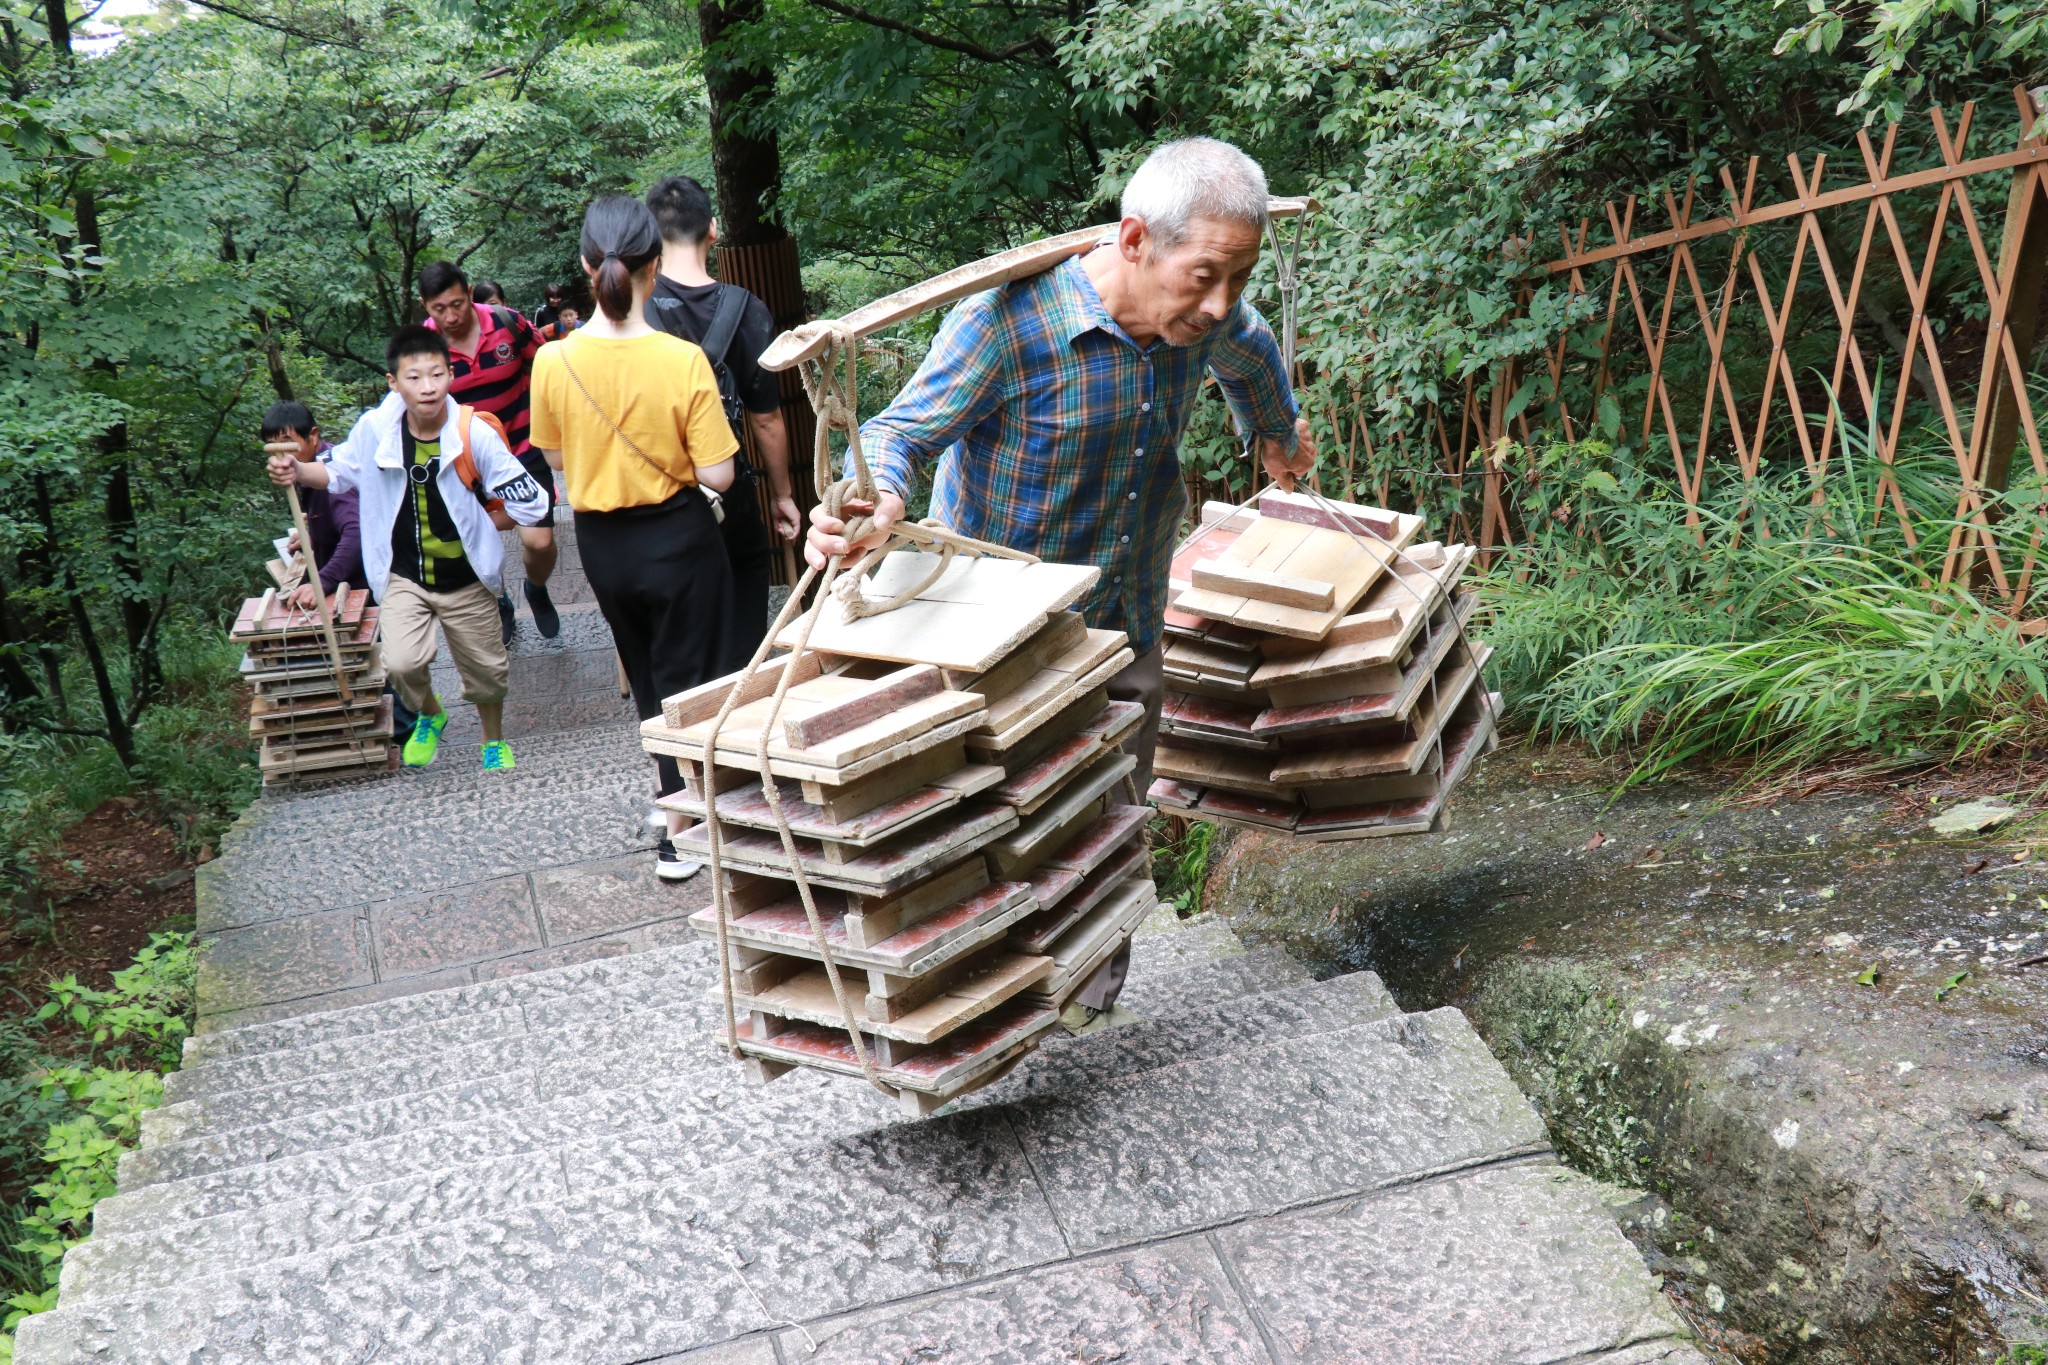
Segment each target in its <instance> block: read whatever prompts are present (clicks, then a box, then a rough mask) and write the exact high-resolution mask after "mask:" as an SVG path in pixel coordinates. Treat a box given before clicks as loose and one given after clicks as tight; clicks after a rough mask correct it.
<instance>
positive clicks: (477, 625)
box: [378, 574, 512, 716]
mask: <svg viewBox="0 0 2048 1365" xmlns="http://www.w3.org/2000/svg"><path fill="white" fill-rule="evenodd" d="M381 606H382V610H381V611H380V612H379V614H378V625H379V627H380V628H381V630H382V632H383V636H384V670H385V672H386V673H387V674H389V676H390V678H391V686H392V689H393V690H394V691H396V692H397V693H398V696H399V700H401V701H403V702H404V703H405V704H406V705H407V706H410V707H411V708H412V709H413V710H415V711H417V712H419V713H420V714H421V715H423V716H431V715H433V714H434V713H435V712H437V711H439V710H441V707H440V705H439V704H438V703H436V701H435V700H434V678H433V669H434V654H435V652H436V651H437V650H438V648H439V646H438V645H437V644H436V642H435V640H434V624H435V622H437V621H438V622H439V623H440V625H441V631H442V633H443V634H445V635H446V636H447V637H448V652H449V653H450V654H452V655H454V656H455V671H456V672H457V673H458V674H460V675H461V677H462V696H463V700H465V701H470V702H494V701H503V700H505V693H506V691H507V690H508V689H509V688H510V686H511V682H512V661H511V660H510V659H509V658H507V657H506V654H505V636H504V633H503V631H504V628H503V627H502V626H501V625H500V624H499V623H498V598H497V594H495V593H493V592H492V591H491V590H490V589H489V588H487V587H485V586H484V585H483V584H481V583H472V584H470V585H469V586H468V587H466V588H457V589H455V590H454V591H453V592H428V591H427V590H426V589H425V588H423V587H421V586H420V585H419V584H417V583H415V582H413V581H412V580H411V579H409V578H400V577H399V576H398V575H397V574H393V575H392V576H391V581H390V584H389V586H387V587H386V588H385V590H384V600H383V602H382V604H381Z"/></svg>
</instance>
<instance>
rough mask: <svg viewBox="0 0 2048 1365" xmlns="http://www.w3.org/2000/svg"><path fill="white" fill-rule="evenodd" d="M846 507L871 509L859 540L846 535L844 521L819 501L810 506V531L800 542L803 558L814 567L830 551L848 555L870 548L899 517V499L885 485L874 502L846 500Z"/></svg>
mask: <svg viewBox="0 0 2048 1365" xmlns="http://www.w3.org/2000/svg"><path fill="white" fill-rule="evenodd" d="M846 510H847V511H849V512H852V513H855V514H864V513H868V512H872V513H873V514H874V524H873V526H872V528H871V529H870V530H869V531H868V533H867V534H866V535H864V536H862V537H861V538H860V539H859V540H856V541H851V542H849V541H848V540H847V539H846V523H845V522H844V521H841V520H840V519H839V518H838V517H835V516H831V515H828V514H827V513H826V511H825V506H824V504H823V503H820V504H818V505H817V506H816V507H813V508H812V509H811V534H810V538H809V540H808V541H807V542H806V543H805V545H804V561H805V562H806V563H808V564H809V565H810V566H811V567H812V568H814V569H822V568H824V567H825V561H826V560H828V559H830V558H831V557H832V556H833V555H841V556H849V555H852V554H853V553H855V552H856V551H864V550H872V549H874V548H875V547H876V546H877V545H880V544H881V543H882V542H883V541H885V540H887V539H888V538H889V529H890V528H891V527H892V526H894V525H895V524H896V523H897V522H899V521H901V520H903V513H904V507H903V499H902V498H900V497H898V496H897V495H896V494H894V493H892V492H890V491H889V490H888V489H886V488H885V489H883V490H882V491H881V496H879V497H878V498H877V499H876V500H875V502H874V504H873V505H872V506H870V505H869V504H867V503H864V502H848V503H847V504H846Z"/></svg>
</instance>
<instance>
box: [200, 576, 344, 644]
mask: <svg viewBox="0 0 2048 1365" xmlns="http://www.w3.org/2000/svg"><path fill="white" fill-rule="evenodd" d="M369 605H370V592H369V589H367V588H350V589H349V590H348V592H347V593H346V595H345V600H344V601H342V602H341V603H339V604H338V607H337V610H336V612H335V615H334V619H335V624H337V625H345V626H353V625H355V624H356V623H357V622H358V621H360V620H361V619H362V615H363V612H364V610H365V609H367V608H368V607H369ZM228 635H229V637H230V638H232V639H233V640H234V641H235V642H236V643H238V644H246V643H248V642H249V641H251V640H259V639H275V638H283V637H285V636H290V635H309V636H320V638H321V639H322V642H323V643H324V642H325V637H324V635H321V632H320V615H319V613H318V612H316V611H314V610H313V609H311V608H309V607H308V608H302V607H292V606H287V605H286V604H285V603H284V601H283V600H282V599H281V598H279V596H278V594H277V590H276V589H275V588H271V589H267V590H266V591H265V592H264V593H263V595H262V596H261V597H251V598H249V599H247V600H246V601H244V602H243V603H242V608H241V610H240V611H239V612H237V613H236V614H235V623H234V625H232V626H230V627H229V628H228Z"/></svg>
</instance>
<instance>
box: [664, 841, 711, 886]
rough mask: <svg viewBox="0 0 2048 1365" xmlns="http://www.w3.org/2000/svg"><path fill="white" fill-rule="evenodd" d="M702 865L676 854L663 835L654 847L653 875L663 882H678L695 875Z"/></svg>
mask: <svg viewBox="0 0 2048 1365" xmlns="http://www.w3.org/2000/svg"><path fill="white" fill-rule="evenodd" d="M703 866H704V864H702V863H700V862H697V861H696V860H694V859H691V858H685V857H684V856H683V855H682V854H680V853H678V852H676V846H675V844H674V843H673V842H672V841H671V840H670V839H669V837H668V836H667V835H666V834H664V835H662V836H661V842H660V843H658V844H656V845H655V846H654V875H655V876H657V877H659V878H661V879H662V880H663V881H665V882H679V881H682V880H684V879H685V878H687V877H694V876H696V875H697V872H698V869H700V868H702V867H703Z"/></svg>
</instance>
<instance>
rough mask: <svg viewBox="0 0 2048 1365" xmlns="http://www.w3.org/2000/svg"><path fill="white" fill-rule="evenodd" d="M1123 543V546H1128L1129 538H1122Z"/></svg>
mask: <svg viewBox="0 0 2048 1365" xmlns="http://www.w3.org/2000/svg"><path fill="white" fill-rule="evenodd" d="M1123 543H1124V544H1126V545H1128V544H1130V543H1131V538H1130V537H1129V536H1125V537H1124V538H1123Z"/></svg>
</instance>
